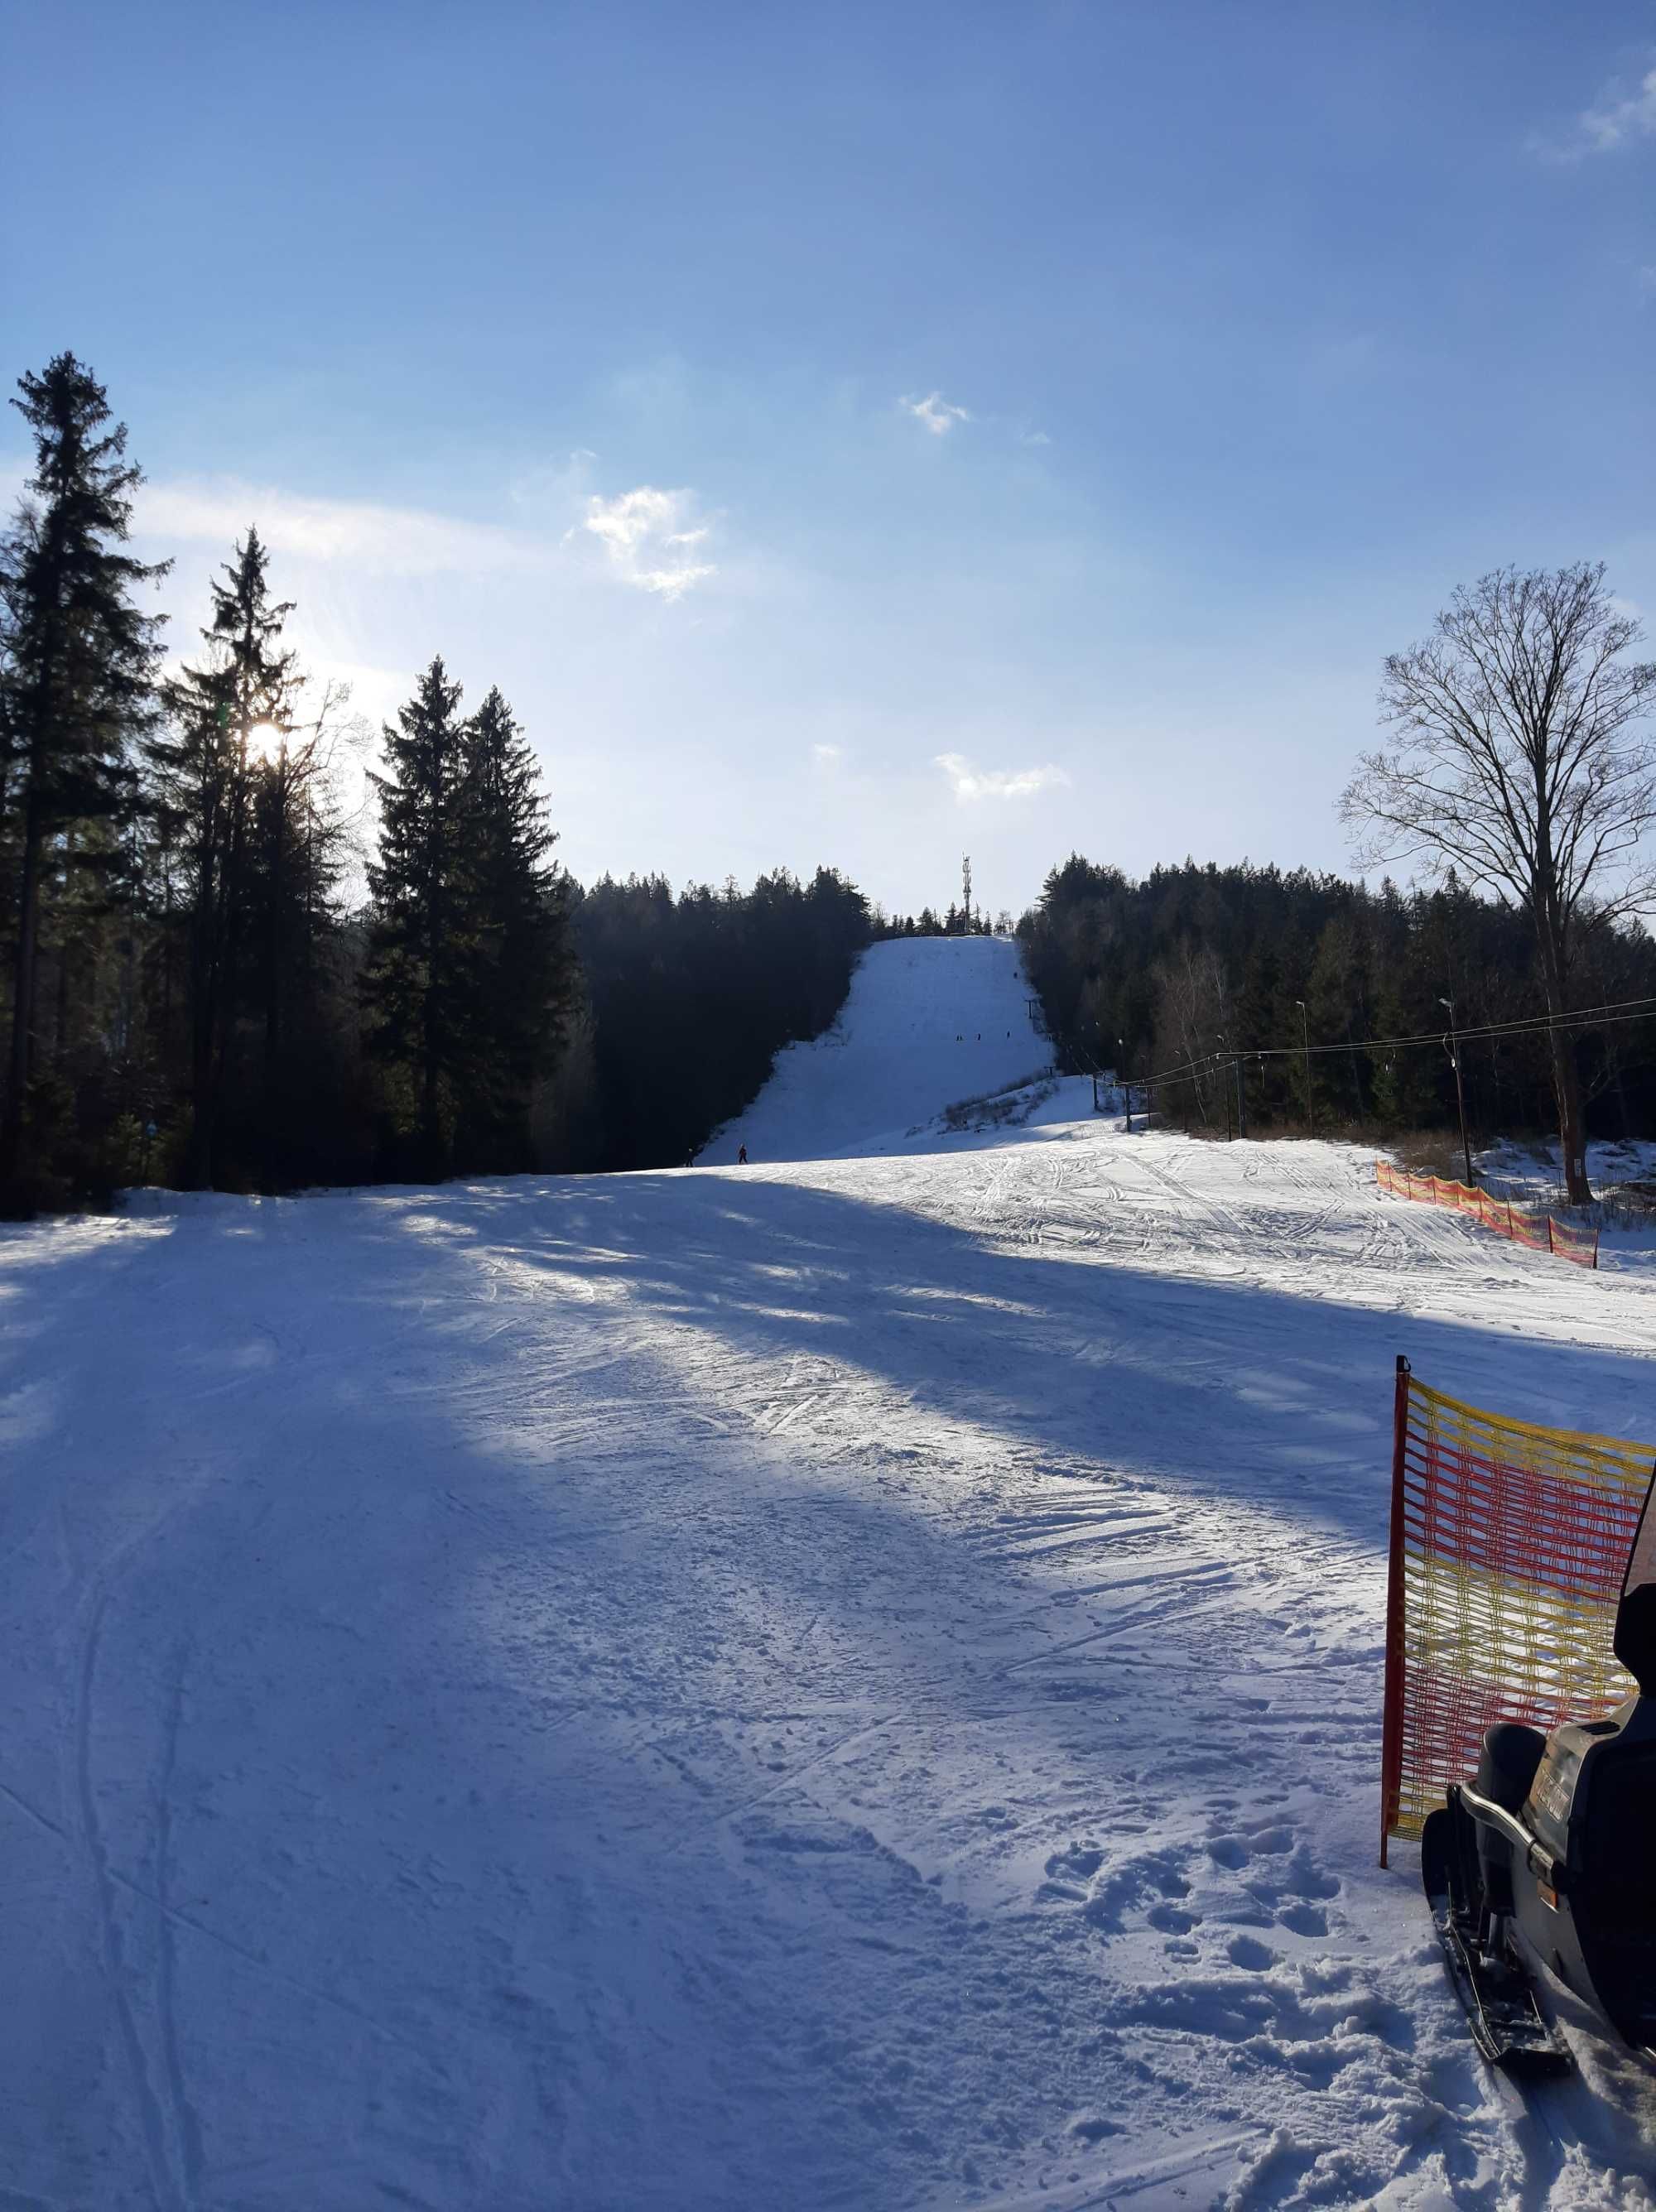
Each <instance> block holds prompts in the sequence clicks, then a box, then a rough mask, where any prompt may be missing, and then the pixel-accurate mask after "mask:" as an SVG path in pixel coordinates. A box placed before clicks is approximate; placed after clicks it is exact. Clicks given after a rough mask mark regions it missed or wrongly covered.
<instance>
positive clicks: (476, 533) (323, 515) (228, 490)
mask: <svg viewBox="0 0 1656 2212" xmlns="http://www.w3.org/2000/svg"><path fill="white" fill-rule="evenodd" d="M133 523H134V526H135V527H136V528H137V529H139V530H141V531H142V532H143V533H144V535H145V536H146V537H149V538H165V539H167V540H168V541H169V542H171V543H174V544H179V543H185V544H189V543H193V542H206V543H208V544H215V545H222V547H224V549H225V550H226V551H227V552H228V550H229V547H230V545H231V544H232V543H233V542H234V540H235V539H236V538H241V537H243V536H245V535H246V533H247V527H248V525H249V524H250V523H251V524H254V525H256V526H257V527H258V530H259V536H260V537H261V538H263V539H264V540H265V544H267V545H268V546H270V548H271V550H272V551H273V552H277V553H286V554H291V555H293V556H295V558H297V559H300V560H307V561H319V562H348V563H349V564H350V567H351V568H353V569H355V570H356V571H357V572H358V573H359V574H366V575H378V576H435V575H444V574H451V573H454V572H455V571H463V570H472V571H476V570H478V569H488V570H496V569H502V568H525V567H527V566H529V565H530V564H531V563H533V562H535V561H537V560H544V559H545V548H544V546H542V545H540V544H537V542H536V541H535V540H534V539H533V538H529V537H527V536H526V535H524V534H522V533H521V532H517V531H512V530H499V529H495V528H493V527H491V526H490V525H488V524H486V523H475V522H461V521H457V520H454V518H453V517H452V516H449V515H443V514H430V513H424V512H423V511H422V510H420V509H418V508H416V507H376V506H373V505H370V504H366V503H362V502H358V501H347V500H333V499H307V498H303V497H300V496H296V495H295V494H293V493H291V492H283V491H277V490H274V489H271V488H270V487H269V486H267V485H260V484H250V483H241V482H240V481H239V480H237V479H236V478H234V477H215V478H212V479H210V480H204V481H192V480H189V479H180V480H178V481H174V482H171V483H146V484H144V485H143V486H141V488H140V489H139V491H138V494H137V500H136V501H135V503H134V513H133Z"/></svg>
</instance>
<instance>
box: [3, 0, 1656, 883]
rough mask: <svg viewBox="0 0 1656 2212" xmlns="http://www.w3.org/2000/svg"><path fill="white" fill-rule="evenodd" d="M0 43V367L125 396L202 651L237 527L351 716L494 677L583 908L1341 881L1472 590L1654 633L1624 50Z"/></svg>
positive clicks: (1108, 29)
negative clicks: (1598, 567)
mask: <svg viewBox="0 0 1656 2212" xmlns="http://www.w3.org/2000/svg"><path fill="white" fill-rule="evenodd" d="M5 22H6V27H5V30H4V32H3V40H4V48H3V52H0V77H3V82H4V85H5V88H6V89H5V91H4V93H3V94H0V99H3V106H4V112H3V118H0V120H3V126H4V127H3V131H0V162H3V165H4V172H5V173H4V178H3V190H0V223H3V264H4V296H5V300H6V303H7V304H6V312H5V315H4V318H3V327H4V330H5V333H6V337H7V345H6V348H5V356H6V358H5V362H4V367H5V371H6V374H7V376H8V378H9V376H10V375H13V374H16V373H18V372H19V371H21V369H23V368H28V367H37V366H39V365H40V363H41V362H44V361H45V359H46V357H47V356H49V355H51V354H52V353H53V352H55V351H57V350H58V349H61V348H63V347H65V346H68V347H70V348H72V349H74V350H75V351H76V352H77V353H79V354H80V355H81V356H82V357H83V358H84V359H86V360H87V361H88V362H90V363H91V364H92V365H93V367H94V368H95V369H96V371H97V372H98V374H100V376H101V377H102V378H103V379H104V380H105V382H106V383H107V386H108V388H109V391H110V395H111V398H112V401H113V404H114V405H115V406H116V408H117V410H118V411H119V414H120V415H122V416H124V417H125V420H126V421H127V422H129V424H130V425H131V433H132V449H133V452H134V453H135V454H136V456H137V458H138V459H140V460H141V462H142V463H143V466H144V467H145V469H146V471H148V473H149V477H150V478H151V483H150V485H149V489H148V491H147V493H146V495H145V503H144V506H143V510H142V516H141V520H142V522H143V530H144V533H145V538H144V542H145V544H146V547H148V546H149V545H151V544H153V545H155V547H156V548H157V549H159V550H165V551H167V552H170V553H173V554H174V555H176V556H177V562H178V565H177V568H176V570H175V572H174V576H173V578H172V579H171V580H169V582H168V584H167V587H166V604H167V606H168V607H169V609H170V610H171V611H173V612H174V617H175V621H174V638H175V641H177V643H178V644H179V645H180V647H183V646H187V645H188V644H189V643H192V642H193V638H192V631H193V627H194V625H195V624H196V623H198V622H199V621H200V620H201V619H202V618H203V610H204V579H205V576H206V574H208V572H209V570H210V568H211V567H212V565H213V564H214V563H215V562H216V561H218V560H219V559H221V558H222V557H223V556H224V554H225V553H226V552H227V551H228V542H229V539H230V538H231V537H232V536H233V535H234V533H235V532H237V531H239V530H240V529H242V528H245V526H246V525H247V522H248V521H250V520H257V521H258V523H259V526H260V528H261V530H263V531H264V532H265V535H266V536H267V537H268V538H270V539H271V542H272V544H273V546H274V548H275V553H276V561H275V568H274V574H275V580H276V581H277V585H278V586H279V587H280V588H281V590H282V591H283V594H284V596H289V597H292V598H294V599H296V600H297V601H298V602H299V613H298V615H297V617H295V635H296V636H297V638H298V640H299V641H300V642H301V645H302V646H303V647H304V648H305V650H306V652H307V655H308V656H309V657H310V659H311V660H312V661H313V663H314V665H318V666H319V667H321V668H324V669H326V670H327V671H332V672H336V673H338V672H343V673H346V674H348V675H350V678H352V680H353V681H354V683H355V684H356V697H357V702H358V703H359V704H360V705H361V706H362V707H364V708H367V709H368V711H369V712H370V713H372V714H374V715H375V716H376V717H377V716H379V715H381V714H384V713H386V712H387V711H389V709H390V708H392V707H393V705H394V703H395V702H396V700H397V699H398V698H399V696H404V695H405V692H406V690H407V689H408V687H409V684H410V682H411V677H412V675H413V672H414V671H415V670H416V669H417V667H418V666H420V665H423V662H424V661H425V660H426V659H429V657H430V655H431V654H432V653H434V652H441V653H442V654H443V655H444V657H445V658H446V659H447V662H448V664H449V665H450V668H451V670H452V671H453V672H454V674H456V675H457V676H458V677H459V678H460V680H461V681H462V682H463V683H465V684H466V686H467V690H468V693H469V695H470V696H472V697H474V698H475V697H477V696H480V695H481V693H482V691H483V690H484V689H485V688H486V687H487V686H488V684H490V683H491V682H498V683H500V684H501V685H502V688H503V689H504V690H506V692H507V694H508V696H509V697H510V698H511V699H512V700H513V702H514V704H515V705H516V707H517V708H518V710H519V712H520V714H521V716H522V718H523V719H524V720H525V721H526V722H527V725H528V726H529V728H530V731H531V732H532V734H533V738H534V739H535V741H536V744H537V746H538V749H539V752H540V755H541V757H542V759H543V761H544V763H545V768H546V773H547V777H548V783H549V787H550V790H551V797H552V800H553V805H554V810H555V815H556V818H557V823H558V825H559V827H560V829H561V830H562V833H563V847H562V852H563V858H564V859H565V860H566V862H567V863H568V865H569V866H571V867H572V868H573V869H574V870H575V873H576V874H578V875H580V876H581V877H583V878H588V879H590V878H592V877H594V876H595V875H596V874H598V873H599V872H601V871H602V870H604V869H606V868H607V869H609V870H611V871H612V872H617V873H625V872H627V871H629V870H630V869H634V868H636V869H640V870H644V869H660V870H662V871H664V872H667V874H668V875H669V876H671V877H672V878H673V880H674V881H675V882H683V881H684V880H685V878H690V877H694V878H705V879H710V880H713V881H718V880H721V879H722V878H723V877H724V876H725V875H726V874H727V873H734V874H735V875H737V876H739V877H740V878H744V879H746V878H749V877H751V876H752V874H753V873H754V872H756V871H757V870H758V869H759V868H762V867H768V866H775V865H777V864H785V865H788V866H792V867H794V868H795V869H798V870H801V871H803V870H808V869H809V868H810V867H812V866H814V865H815V863H816V862H817V861H818V860H830V861H832V862H834V863H836V864H837V865H839V866H843V867H845V868H846V869H848V870H849V872H851V873H852V874H854V875H855V877H856V878H857V879H858V880H859V881H860V882H861V883H862V884H863V885H864V886H865V888H866V889H867V890H869V891H870V892H871V893H872V894H874V895H875V896H879V897H880V898H881V899H883V900H884V901H885V902H886V903H887V904H888V905H898V906H902V907H913V906H918V905H919V904H920V903H921V902H922V901H924V900H928V899H929V900H933V901H935V902H943V901H946V900H947V897H948V896H949V895H950V893H951V891H952V890H953V886H954V884H956V882H957V881H958V876H959V855H960V854H961V852H962V851H963V850H965V849H970V850H971V854H972V856H973V866H974V874H975V877H976V880H977V886H978V890H979V893H980V896H982V897H983V900H984V901H985V902H987V903H988V904H989V905H990V906H991V907H1000V906H1002V905H1005V906H1009V907H1012V908H1014V909H1015V908H1018V907H1020V906H1021V905H1022V904H1023V903H1025V902H1026V901H1027V900H1028V899H1029V898H1030V897H1032V896H1033V894H1034V893H1035V891H1036V890H1038V885H1039V882H1040V878H1041V876H1042V874H1043V872H1044V870H1045V868H1046V867H1047V866H1049V865H1050V863H1051V862H1052V861H1054V860H1057V859H1060V858H1062V855H1063V854H1066V853H1067V852H1068V851H1069V850H1070V849H1071V848H1074V847H1079V848H1081V849H1082V850H1084V851H1086V852H1087V853H1088V854H1091V855H1092V856H1093V857H1094V858H1097V859H1100V860H1103V859H1109V860H1116V861H1117V862H1119V863H1120V864H1122V865H1123V866H1127V867H1128V868H1129V869H1131V870H1134V871H1142V870H1143V869H1145V868H1147V867H1148V866H1152V865H1153V864H1154V862H1155V861H1156V860H1175V859H1178V858H1181V857H1183V855H1184V854H1186V853H1191V854H1195V855H1196V857H1197V858H1199V859H1208V858H1215V859H1219V860H1233V859H1239V858H1241V857H1242V856H1244V855H1248V856H1251V857H1252V858H1254V859H1256V860H1266V859H1270V860H1277V861H1279V862H1281V863H1282V864H1283V865H1285V866H1288V865H1294V864H1297V863H1301V862H1303V863H1306V864H1310V865H1313V866H1344V865H1345V857H1346V856H1345V851H1344V847H1343V844H1342V836H1341V833H1340V831H1339V829H1338V827H1337V825H1336V821H1335V818H1334V813H1333V801H1334V799H1335V797H1336V793H1337V792H1338V790H1339V788H1340V787H1341V785H1342V782H1343V781H1344V780H1345V778H1346V776H1347V775H1348V773H1349V768H1350V764H1351V762H1352V759H1353V757H1354V756H1355V753H1356V751H1357V750H1358V749H1359V748H1360V747H1361V745H1363V744H1366V743H1367V742H1368V741H1369V740H1370V738H1372V735H1373V697H1374V691H1375V688H1376V684H1377V680H1378V674H1379V664H1380V661H1381V659H1382V657H1383V655H1384V654H1385V652H1386V651H1387V650H1389V649H1391V648H1393V647H1399V646H1401V645H1403V644H1405V643H1407V642H1408V641H1409V640H1410V639H1411V638H1413V637H1414V636H1416V635H1418V634H1420V632H1421V631H1422V629H1424V628H1425V627H1426V626H1427V625H1428V623H1429V622H1430V620H1431V617H1432V616H1433V614H1434V611H1435V610H1436V609H1437V607H1438V606H1439V605H1440V604H1441V603H1442V601H1443V600H1444V599H1445V598H1446V595H1447V593H1448V592H1449V591H1450V590H1451V589H1452V586H1454V585H1455V584H1456V583H1457V582H1458V581H1461V580H1470V579H1472V578H1473V577H1475V576H1476V575H1477V574H1480V573H1481V572H1482V571H1483V570H1484V569H1486V568H1490V567H1492V566H1495V565H1497V564H1499V563H1501V562H1508V561H1512V562H1519V563H1521V564H1526V565H1537V564H1543V563H1546V564H1551V563H1555V562H1562V561H1569V560H1574V559H1578V558H1580V557H1582V556H1593V557H1598V558H1603V559H1604V560H1605V561H1606V562H1609V564H1610V575H1611V580H1612V582H1613V584H1614V585H1615V586H1616V589H1617V591H1618V592H1620V593H1621V594H1622V595H1623V597H1624V598H1625V599H1628V600H1629V601H1630V602H1631V603H1632V604H1633V605H1635V606H1638V607H1639V608H1641V611H1649V612H1656V499H1653V491H1656V484H1653V475H1656V470H1653V453H1656V443H1653V438H1652V430H1653V427H1656V426H1653V379H1652V374H1651V369H1652V354H1653V341H1656V11H1653V9H1651V8H1650V7H1648V6H1647V5H1638V6H1635V5H1629V4H1616V0H1601V4H1598V5H1595V6H1594V7H1592V8H1591V9H1586V8H1581V7H1579V6H1568V5H1557V6H1548V7H1542V6H1534V5H1530V6H1526V5H1523V4H1516V5H1515V4H1512V0H1504V4H1461V5H1458V6H1456V7H1455V8H1452V9H1444V8H1442V7H1441V6H1419V7H1414V6H1409V5H1407V4H1401V0H1397V3H1396V4H1386V5H1373V6H1369V7H1361V6H1352V7H1345V6H1334V5H1318V6H1312V5H1305V6H1299V5H1272V4H1266V0H1261V4H1258V5H1256V6H1249V7H1243V6H1240V5H1237V4H1234V0H1231V4H1226V5H1211V6H1207V5H1181V4H1166V5H1154V6H1153V5H1150V4H1148V0H1146V3H1145V4H1137V5H1133V6H1105V5H1083V4H1061V5H1050V6H1043V5H1038V4H1024V5H1014V4H1010V0H1007V4H997V5H975V4H970V0H955V4H952V5H948V6H941V5H938V6H934V5H904V4H900V0H899V3H898V4H892V0H886V4H884V5H879V6H874V5H863V4H860V0H852V3H851V4H839V5H837V6H836V7H834V8H832V9H803V8H790V7H785V6H784V7H780V8H779V7H776V6H774V5H770V6H758V5H755V6H751V7H750V6H740V7H739V6H730V5H723V4H720V0H698V4H694V5H691V4H684V5H676V6H629V5H627V4H624V0H610V3H609V4H606V5H603V6H576V7H561V6H512V5H501V4H492V0H474V4H471V5H467V6H460V5H444V6H441V7H439V6H423V5H420V4H417V0H415V4H403V5H399V6H379V5H351V4H350V0H344V4H337V5H333V6H329V7H326V8H317V9H311V8H307V7H304V6H295V5H287V6H284V7H283V8H281V9H275V8H269V7H260V8H254V7H252V6H247V5H233V6H231V7H229V8H226V7H224V6H223V5H222V4H220V5H217V6H213V7H199V8H197V7H189V8H184V7H178V6H169V5H167V4H165V0H161V4H148V5H146V6H144V7H143V8H134V7H132V6H131V5H130V4H121V5H119V6H115V5H103V4H100V5H80V4H76V0H52V4H40V0H29V3H28V4H22V5H18V6H15V7H14V8H13V9H11V10H10V11H9V13H8V15H7V16H6V19H5ZM19 427H20V428H21V426H19ZM21 451H22V449H21V444H20V442H19V441H18V438H17V435H16V433H15V432H11V433H5V434H0V467H3V466H4V465H6V464H7V463H8V462H9V464H10V477H11V478H12V480H14V481H15V465H16V463H17V462H18V461H19V459H21Z"/></svg>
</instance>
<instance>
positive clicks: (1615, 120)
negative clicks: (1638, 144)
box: [1581, 69, 1656, 154]
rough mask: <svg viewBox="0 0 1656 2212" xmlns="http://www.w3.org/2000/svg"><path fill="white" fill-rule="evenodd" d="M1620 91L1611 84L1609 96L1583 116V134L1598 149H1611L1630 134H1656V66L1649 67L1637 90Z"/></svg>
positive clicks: (1635, 136) (1599, 150)
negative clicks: (1617, 94)
mask: <svg viewBox="0 0 1656 2212" xmlns="http://www.w3.org/2000/svg"><path fill="white" fill-rule="evenodd" d="M1607 94H1608V96H1603V95H1601V97H1600V100H1599V104H1598V106H1597V107H1590V108H1589V109H1588V110H1587V112H1586V114H1585V115H1584V116H1583V117H1582V118H1581V131H1582V135H1583V137H1585V138H1586V142H1587V143H1588V145H1589V146H1590V147H1591V148H1592V150H1593V151H1594V152H1595V153H1598V154H1608V153H1610V152H1612V151H1613V150H1614V149H1616V147H1617V146H1625V145H1626V144H1627V143H1628V141H1629V139H1630V138H1650V137H1656V69H1652V70H1646V72H1645V74H1644V76H1642V77H1641V79H1640V80H1639V85H1638V89H1637V90H1636V91H1635V92H1632V93H1628V94H1622V95H1621V96H1620V97H1619V98H1618V97H1616V87H1614V86H1611V87H1609V88H1607Z"/></svg>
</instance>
